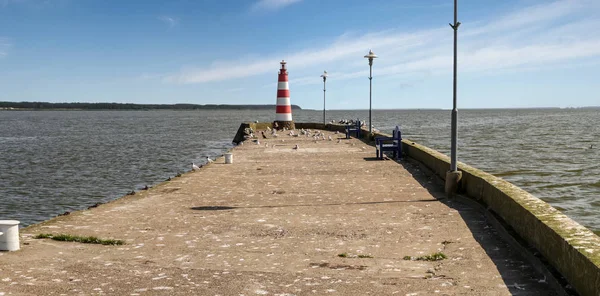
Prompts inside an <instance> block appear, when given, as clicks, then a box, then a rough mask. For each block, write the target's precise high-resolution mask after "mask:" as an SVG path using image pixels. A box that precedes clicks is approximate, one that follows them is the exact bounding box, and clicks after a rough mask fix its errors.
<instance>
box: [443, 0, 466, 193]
mask: <svg viewBox="0 0 600 296" xmlns="http://www.w3.org/2000/svg"><path fill="white" fill-rule="evenodd" d="M457 10H458V5H457V0H454V24H450V27H451V28H452V29H453V30H454V81H453V89H452V91H453V94H452V119H451V120H452V122H451V127H450V128H451V130H452V131H451V137H452V138H451V141H450V171H449V172H448V173H446V184H445V191H446V194H448V195H450V196H451V195H453V194H454V193H456V190H457V187H458V182H459V181H460V179H461V177H462V173H461V172H460V171H458V169H457V163H456V150H457V149H456V146H457V145H456V141H457V139H456V138H457V132H456V130H457V127H456V125H457V117H458V110H457V109H456V72H457V58H456V55H457V39H458V27H459V26H460V22H459V21H457V18H458V13H457Z"/></svg>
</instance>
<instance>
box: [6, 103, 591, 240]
mask: <svg viewBox="0 0 600 296" xmlns="http://www.w3.org/2000/svg"><path fill="white" fill-rule="evenodd" d="M327 115H328V116H327V117H328V120H331V119H336V120H337V119H342V118H348V119H351V118H361V119H366V118H368V111H364V110H363V111H328V112H327ZM273 117H274V114H273V111H230V110H228V111H147V112H146V111H32V112H28V111H22V112H21V111H20V112H7V111H5V112H2V111H0V219H17V220H20V221H21V222H22V223H23V225H29V224H32V223H37V222H40V221H44V220H47V219H49V218H51V217H54V216H56V215H58V214H61V213H64V212H65V211H73V210H79V209H84V208H86V207H88V206H90V205H93V204H95V203H97V202H106V201H109V200H113V199H115V198H118V197H120V196H122V195H124V194H126V193H127V192H129V191H131V190H137V189H139V188H142V187H144V186H145V185H153V184H156V183H159V182H161V181H164V180H165V179H166V178H168V177H170V176H174V175H176V174H177V173H179V172H183V171H187V170H189V168H190V163H191V162H192V161H194V162H197V163H202V160H203V157H204V156H207V155H208V156H218V155H221V154H222V153H223V152H224V151H226V150H227V149H229V148H230V147H231V140H232V139H233V136H234V135H235V133H236V131H237V128H238V127H239V124H240V122H242V121H254V120H259V121H272V119H273ZM294 120H295V121H297V122H320V121H321V120H322V111H309V110H302V111H295V112H294ZM599 122H600V111H599V110H558V109H551V110H542V109H531V110H510V109H507V110H460V111H459V130H458V132H459V141H458V144H459V154H458V158H459V161H462V162H465V163H468V164H470V165H473V166H475V167H477V168H480V169H482V170H484V171H487V172H489V173H492V174H495V175H497V176H501V177H502V178H504V179H506V180H508V181H510V182H512V183H514V184H516V185H518V186H520V187H522V188H523V189H525V190H527V191H529V192H531V193H533V194H534V195H536V196H537V197H539V198H541V199H543V200H545V201H547V202H548V203H550V204H552V205H553V206H554V207H556V208H558V209H560V210H561V211H563V212H564V213H566V214H567V215H569V216H570V217H572V218H573V219H575V220H577V221H578V222H580V223H581V224H583V225H585V226H587V227H589V228H591V229H592V230H594V231H595V232H596V233H599V232H600V124H598V123H599ZM373 124H374V125H375V126H376V127H377V128H379V129H381V130H383V131H387V132H391V130H392V129H393V127H394V126H395V125H397V124H399V125H400V126H401V127H402V132H403V136H404V138H408V139H411V140H414V141H416V142H419V143H422V144H424V145H426V146H429V147H431V148H434V149H436V150H439V151H441V152H442V153H445V154H449V146H450V126H449V125H450V111H421V110H390V111H386V110H377V111H374V112H373ZM590 145H594V148H593V149H590Z"/></svg>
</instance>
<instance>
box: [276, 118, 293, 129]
mask: <svg viewBox="0 0 600 296" xmlns="http://www.w3.org/2000/svg"><path fill="white" fill-rule="evenodd" d="M273 128H274V129H277V130H282V129H283V128H286V129H289V130H293V129H296V125H295V124H294V122H293V121H277V120H276V121H274V122H273Z"/></svg>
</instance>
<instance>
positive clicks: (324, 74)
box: [321, 71, 327, 125]
mask: <svg viewBox="0 0 600 296" xmlns="http://www.w3.org/2000/svg"><path fill="white" fill-rule="evenodd" d="M321 77H323V125H325V124H326V123H325V81H326V80H327V71H323V75H321Z"/></svg>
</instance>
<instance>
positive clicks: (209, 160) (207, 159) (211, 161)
mask: <svg viewBox="0 0 600 296" xmlns="http://www.w3.org/2000/svg"><path fill="white" fill-rule="evenodd" d="M206 162H207V163H213V162H214V160H212V159H210V157H208V156H207V157H206Z"/></svg>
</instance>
